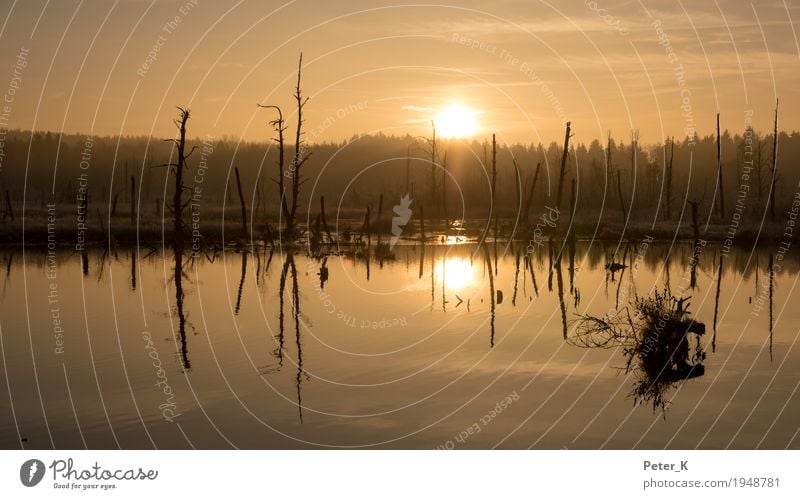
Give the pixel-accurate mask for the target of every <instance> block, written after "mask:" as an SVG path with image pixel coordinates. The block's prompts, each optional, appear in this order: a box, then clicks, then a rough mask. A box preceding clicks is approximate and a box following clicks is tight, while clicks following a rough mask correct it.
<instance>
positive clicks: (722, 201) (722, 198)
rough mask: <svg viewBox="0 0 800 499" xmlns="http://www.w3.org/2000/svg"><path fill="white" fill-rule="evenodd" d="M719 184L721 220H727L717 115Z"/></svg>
mask: <svg viewBox="0 0 800 499" xmlns="http://www.w3.org/2000/svg"><path fill="white" fill-rule="evenodd" d="M717 184H718V185H719V218H720V219H724V218H725V186H724V184H723V183H722V143H721V142H720V134H719V113H717Z"/></svg>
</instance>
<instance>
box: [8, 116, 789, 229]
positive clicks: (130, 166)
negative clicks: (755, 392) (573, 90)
mask: <svg viewBox="0 0 800 499" xmlns="http://www.w3.org/2000/svg"><path fill="white" fill-rule="evenodd" d="M573 133H574V134H575V135H574V137H573V140H572V142H571V144H570V151H569V155H568V157H567V163H566V166H567V167H566V173H565V176H566V178H565V185H566V186H569V185H570V184H571V181H572V180H573V179H575V180H576V189H577V208H576V210H577V215H576V219H578V220H580V219H584V220H590V219H591V220H595V219H597V217H598V216H599V213H600V210H601V208H602V209H603V210H604V213H605V214H606V215H605V216H604V220H605V219H606V217H607V219H608V221H609V222H612V223H621V220H622V219H621V218H620V216H619V215H620V212H621V211H622V209H623V208H624V209H625V210H626V211H629V212H630V220H631V221H649V220H653V219H654V218H655V217H656V210H658V217H657V218H658V220H662V221H663V220H666V219H668V218H669V219H671V220H673V221H676V220H677V219H678V217H679V216H680V214H681V211H682V210H684V209H685V212H684V218H683V220H684V223H688V222H687V220H688V219H689V208H688V204H685V203H684V201H685V200H691V201H695V202H697V203H698V204H699V206H700V211H699V214H700V216H701V218H702V219H703V220H705V219H706V217H707V216H708V215H709V214H712V216H713V218H712V219H713V220H714V221H716V223H723V224H727V223H728V221H729V220H730V218H731V216H732V214H733V213H734V211H735V210H737V211H739V214H740V216H741V219H742V221H744V222H751V223H760V222H761V220H762V218H764V217H765V216H766V219H767V220H769V210H768V203H769V201H768V200H769V193H770V187H771V185H772V161H773V135H772V134H764V133H758V132H755V131H752V130H749V131H743V132H742V133H738V134H731V133H729V132H727V131H725V132H723V133H722V134H721V140H720V151H721V171H722V173H723V175H722V179H723V192H722V194H723V196H724V199H725V203H726V210H725V211H726V212H727V213H724V216H723V217H720V210H719V209H718V204H719V198H720V193H719V192H717V191H716V186H717V182H718V178H719V177H720V175H719V171H718V168H717V143H716V142H717V141H716V136H715V135H709V136H706V137H695V138H694V139H693V140H691V141H690V140H688V139H683V140H676V141H675V143H674V145H673V144H672V143H671V141H668V143H667V144H659V145H648V146H644V145H640V144H637V143H636V142H635V141H634V140H631V139H632V138H633V139H635V135H633V136H632V135H630V134H628V136H627V137H621V138H618V139H616V138H612V139H611V140H610V141H609V142H608V143H604V142H600V141H598V140H593V141H591V142H590V143H588V144H585V143H582V142H581V141H580V130H579V129H575V127H574V126H573ZM745 134H747V136H748V137H751V140H750V142H749V143H748V144H746V141H745ZM750 134H752V135H750ZM272 135H273V131H272V130H271V129H270V128H269V127H265V129H264V142H237V141H235V140H232V139H211V138H206V139H204V138H196V139H193V140H189V139H187V144H191V145H192V146H197V147H198V151H197V152H196V153H195V154H194V155H193V156H192V157H191V159H190V160H189V161H188V169H187V173H186V177H185V178H184V184H185V185H186V187H187V189H191V190H193V191H195V190H196V192H197V194H198V195H197V196H196V197H197V201H198V202H199V206H200V210H201V212H202V217H203V218H204V219H205V218H208V217H212V216H215V215H214V214H217V215H218V214H219V213H220V210H221V208H222V206H223V202H224V203H225V206H226V209H231V210H239V200H238V196H237V191H236V189H237V186H236V177H235V173H234V168H238V170H239V173H240V175H241V183H242V186H243V190H244V197H245V199H246V200H247V205H248V211H250V212H251V213H253V214H254V215H255V217H256V218H255V220H254V222H255V223H256V224H258V223H260V222H263V221H272V220H276V219H277V218H278V212H279V204H278V203H279V200H278V190H277V189H276V187H275V186H276V182H277V174H276V167H275V165H276V162H277V161H278V157H277V155H278V152H277V147H276V144H275V143H274V142H272V138H273V137H272ZM572 144H574V146H573V145H572ZM748 145H749V146H751V147H750V149H747V150H746V146H748ZM609 146H610V147H609ZM291 147H293V146H289V145H288V144H287V148H291ZM436 147H437V149H438V151H437V163H438V162H441V161H442V160H443V158H444V157H445V154H446V162H447V168H446V174H444V175H443V174H442V172H443V170H442V169H441V165H436V166H435V169H436V170H437V173H436V174H435V175H431V151H430V139H429V138H426V137H413V136H410V135H406V136H386V135H382V134H378V135H363V136H355V137H353V138H351V139H349V140H346V141H342V142H340V143H321V144H308V145H304V151H305V152H306V153H310V156H309V158H308V161H307V163H306V165H305V167H304V168H305V171H304V178H305V179H306V183H305V185H303V187H302V190H301V191H300V198H301V199H300V203H299V211H300V212H301V215H302V214H305V213H307V212H314V213H315V212H316V210H317V206H318V202H319V201H318V200H319V198H320V196H325V197H326V198H327V200H328V205H329V208H328V209H329V210H330V214H329V216H332V215H336V214H337V210H339V209H342V210H343V213H344V214H347V213H353V214H356V215H358V216H360V215H359V214H360V213H362V212H363V210H364V208H365V207H366V206H368V205H369V204H377V203H378V200H379V197H380V196H381V195H384V196H386V197H387V199H388V200H389V201H388V202H387V204H388V205H389V206H391V205H392V204H396V202H397V201H396V200H399V199H400V197H401V196H403V195H405V194H410V195H411V197H412V199H414V201H413V204H412V209H414V208H417V207H420V206H424V208H425V213H426V214H430V216H436V215H437V213H439V212H440V211H441V210H442V203H443V202H446V203H447V212H448V215H449V218H450V219H456V218H460V217H462V216H463V217H467V218H471V217H475V218H485V217H486V216H487V215H488V211H489V208H490V206H491V199H490V198H491V196H490V192H491V186H492V144H491V136H490V137H489V140H488V141H486V142H480V141H478V140H471V141H463V140H462V141H459V140H443V139H438V141H437V146H436ZM173 151H174V147H173V143H171V142H165V141H163V140H161V139H160V138H158V139H157V138H148V137H91V139H90V140H87V136H85V135H77V134H58V133H51V132H33V133H31V132H28V131H21V130H13V131H9V132H8V133H7V137H6V141H5V146H4V153H5V155H6V157H5V160H4V163H3V171H2V173H1V174H0V181H2V184H3V185H2V189H3V190H4V191H7V192H8V198H9V199H8V203H10V204H11V208H12V209H13V210H14V211H16V212H17V213H18V212H19V211H20V210H21V207H22V199H23V195H24V196H25V200H26V210H27V211H28V212H29V213H31V214H33V213H35V212H36V211H37V209H39V208H40V207H41V208H43V207H44V206H45V204H47V203H57V205H58V209H59V212H61V213H64V212H65V211H67V212H68V211H71V210H70V206H71V205H75V206H77V205H78V204H79V201H78V193H79V190H80V189H81V188H85V189H86V192H88V195H89V199H90V200H91V203H92V207H91V208H90V209H91V210H92V211H94V209H95V207H98V206H100V205H99V204H98V203H102V204H103V212H104V213H106V212H107V211H106V209H105V207H106V206H111V205H112V204H113V210H112V212H113V213H114V214H115V216H119V217H128V214H129V211H130V209H131V207H132V206H133V204H132V203H131V196H132V194H131V193H132V189H131V177H134V178H135V189H134V190H133V193H134V195H135V196H136V197H138V199H139V203H138V204H137V206H139V211H140V216H149V215H152V214H156V215H158V214H159V213H157V210H159V208H158V205H159V203H163V200H164V199H165V197H166V198H167V199H168V200H169V199H170V196H171V195H172V192H173V191H174V185H173V182H174V178H173V177H174V175H170V174H169V172H168V170H167V169H165V168H158V167H157V166H158V165H163V164H166V163H170V162H174V161H175V158H174V157H171V156H170V154H171V153H172V154H174V152H173ZM778 151H779V153H778V154H779V156H778V168H777V182H776V183H775V190H776V193H775V204H776V208H775V210H776V212H777V213H778V217H777V218H779V219H782V218H785V217H783V216H780V214H781V212H783V211H785V210H786V209H787V208H789V206H790V205H791V203H792V201H793V199H794V197H795V193H796V192H797V191H798V181H800V168H798V167H797V165H796V163H797V162H798V159H800V133H798V132H792V133H790V134H787V133H780V135H779V137H778ZM562 152H563V147H562V144H558V143H556V142H553V143H551V144H549V145H547V146H545V145H542V144H537V145H530V144H528V145H522V144H513V145H508V144H501V143H498V144H497V151H496V164H497V173H496V190H495V192H496V202H495V210H496V213H497V214H499V216H500V217H512V216H514V215H515V214H516V212H517V209H518V206H519V204H523V205H524V204H525V201H526V198H527V197H528V195H529V193H531V189H530V187H531V185H532V184H533V182H534V173H535V171H536V168H537V165H541V166H540V168H541V172H540V173H539V175H538V176H537V180H536V183H535V189H533V191H532V196H531V200H532V202H531V210H532V211H535V210H541V209H543V208H544V207H545V206H554V205H555V203H556V195H557V192H556V191H557V186H558V182H559V178H558V177H559V168H560V164H561V160H562ZM609 158H610V163H609V166H608V168H607V166H606V164H607V162H608V161H609ZM514 161H516V165H517V169H518V171H519V182H517V179H516V178H515V176H516V173H515V172H516V171H517V169H515V167H514ZM670 165H671V168H670ZM670 170H671V172H672V173H671V182H667V180H668V178H669V172H670ZM665 176H666V177H665ZM432 178H434V179H435V181H436V182H437V183H438V184H441V182H442V181H443V180H442V179H446V180H444V181H445V182H446V185H447V187H446V193H447V194H446V201H443V200H442V198H441V196H438V195H437V196H436V197H437V199H431V196H433V195H434V194H435V193H437V192H439V191H436V190H435V189H434V190H431V189H430V182H431V179H432ZM742 186H744V187H742ZM440 188H441V185H439V189H440ZM567 189H569V188H568V187H567ZM519 190H521V191H522V196H521V198H520V197H519V196H518V191H519ZM568 194H569V193H568V191H567V192H566V193H565V195H567V196H568ZM192 196H193V193H192V192H187V196H186V199H189V198H190V197H192ZM520 199H521V201H520ZM389 203H391V204H389ZM668 206H669V208H668ZM6 210H8V207H6ZM668 211H669V213H668ZM341 214H342V213H341V212H340V215H341Z"/></svg>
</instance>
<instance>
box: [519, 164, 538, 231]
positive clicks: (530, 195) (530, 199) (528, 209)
mask: <svg viewBox="0 0 800 499" xmlns="http://www.w3.org/2000/svg"><path fill="white" fill-rule="evenodd" d="M541 167H542V164H541V163H536V172H535V173H534V174H533V182H531V187H530V189H529V190H528V197H527V199H525V213H524V214H523V222H524V223H525V225H527V224H528V220H529V218H530V213H531V203H532V202H533V192H534V189H536V180H537V179H538V178H539V169H540V168H541Z"/></svg>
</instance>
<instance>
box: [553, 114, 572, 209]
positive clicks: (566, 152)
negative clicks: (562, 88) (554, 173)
mask: <svg viewBox="0 0 800 499" xmlns="http://www.w3.org/2000/svg"><path fill="white" fill-rule="evenodd" d="M566 128H567V130H566V133H565V134H564V150H563V151H562V153H561V169H560V170H559V173H558V197H557V198H556V207H557V208H558V209H561V191H562V190H563V188H564V175H565V173H566V171H565V170H566V167H567V156H568V155H569V138H570V137H572V135H570V122H569V121H568V122H567V127H566Z"/></svg>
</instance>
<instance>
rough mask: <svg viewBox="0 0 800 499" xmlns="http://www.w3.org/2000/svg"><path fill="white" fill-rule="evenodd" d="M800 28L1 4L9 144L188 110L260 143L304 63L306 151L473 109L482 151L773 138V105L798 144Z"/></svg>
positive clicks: (713, 19) (725, 7) (785, 18)
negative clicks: (742, 135) (22, 133)
mask: <svg viewBox="0 0 800 499" xmlns="http://www.w3.org/2000/svg"><path fill="white" fill-rule="evenodd" d="M798 20H800V3H799V2H798V0H786V2H784V0H776V1H773V0H768V1H758V2H753V3H750V2H749V1H739V0H736V1H732V0H711V1H703V2H696V1H694V2H690V1H688V0H641V1H618V0H596V1H589V0H587V1H584V0H568V1H551V2H545V1H536V0H492V1H473V0H456V1H448V2H438V1H430V2H426V3H425V4H412V3H407V4H404V3H399V2H397V1H394V2H386V1H381V0H338V1H331V0H329V1H312V0H296V1H289V2H285V3H284V2H281V1H269V0H267V1H233V0H177V1H175V0H157V1H151V0H116V1H115V0H50V1H46V0H19V1H14V0H2V5H1V6H0V21H2V22H3V24H2V28H0V29H1V31H0V43H2V53H1V54H0V68H2V69H0V92H1V93H3V94H4V100H5V101H6V102H4V105H5V106H6V107H5V110H4V111H5V112H4V115H3V118H4V120H5V122H7V124H8V125H7V126H8V127H10V128H26V129H27V128H33V129H36V130H64V131H67V132H86V133H88V132H92V133H94V134H98V135H109V134H118V133H124V134H153V135H158V136H165V135H169V134H172V132H173V128H172V124H171V119H172V118H173V117H174V106H176V105H182V106H188V107H190V108H191V109H192V112H193V117H192V120H191V122H190V135H192V136H193V137H203V136H206V135H209V134H210V135H213V136H215V137H222V136H231V137H236V138H240V137H241V138H243V139H247V140H263V139H266V138H268V137H269V136H270V135H271V131H270V129H269V128H268V125H267V122H268V121H269V120H270V119H271V118H272V115H271V114H270V113H269V112H268V111H264V110H257V108H256V103H257V102H262V103H272V104H278V105H281V106H282V107H284V108H285V112H286V113H289V112H291V111H293V108H292V102H293V101H292V86H293V84H294V78H295V77H296V65H297V57H298V55H299V53H300V52H301V51H302V52H303V54H304V58H305V59H304V78H303V81H304V85H303V90H304V92H306V93H307V95H309V96H310V98H311V99H310V101H309V103H308V106H307V129H308V135H307V137H308V138H309V139H310V140H317V141H320V140H342V139H346V138H349V137H351V136H352V135H354V134H358V133H367V132H370V133H374V132H377V131H383V132H384V133H386V134H400V133H406V132H408V133H412V134H414V135H421V134H425V133H427V132H428V130H429V120H430V119H431V118H432V117H433V116H434V115H435V114H436V112H437V110H438V109H439V108H441V107H443V106H447V105H450V104H454V103H458V104H460V105H462V106H466V107H468V108H470V109H473V110H475V111H476V113H478V114H477V118H478V121H479V126H480V131H479V135H478V138H479V139H482V138H483V137H485V136H489V135H490V134H491V133H492V131H496V132H497V133H498V134H499V136H500V138H501V140H503V141H528V142H529V141H539V140H543V141H550V140H553V139H556V140H562V138H563V123H562V122H563V120H564V119H565V118H566V119H569V120H571V121H572V124H573V125H572V126H573V129H574V132H575V138H576V139H577V140H580V141H583V142H588V141H590V140H592V139H593V138H596V137H602V136H604V135H605V134H606V132H607V131H608V130H609V129H610V130H612V133H613V134H614V135H617V136H623V137H627V136H629V134H630V130H631V129H632V128H637V129H639V130H640V136H641V139H642V140H643V141H646V142H655V141H660V140H661V139H662V137H663V136H665V135H675V136H677V137H681V136H683V134H684V132H685V130H686V129H687V128H691V127H692V126H696V127H697V129H698V133H700V134H701V135H702V134H707V133H710V132H711V131H712V129H713V125H714V120H715V117H714V114H715V113H716V111H717V110H718V109H719V110H720V112H721V113H722V126H723V128H729V129H732V130H741V129H742V128H743V127H744V125H745V120H746V113H747V110H753V111H754V113H753V124H754V126H756V128H759V129H770V128H771V120H772V113H773V110H774V109H773V108H774V101H775V98H776V96H779V97H780V99H781V127H782V129H798V128H800V123H798V120H799V118H800V113H798V110H800V108H799V106H800V105H799V104H798V92H800V84H799V83H800V81H799V80H800V51H799V50H798V42H797V37H796V36H795V31H797V30H799V29H800V26H798ZM170 21H171V23H170ZM154 46H157V47H158V52H157V54H156V57H155V58H152V57H149V58H148V53H149V52H151V50H152V49H153V47H154ZM26 51H27V52H26ZM21 57H24V61H25V63H26V67H24V68H23V67H21V66H22V64H18V63H17V61H19V60H21ZM148 59H149V60H150V64H149V66H148V67H145V66H146V65H147V61H148ZM15 72H16V73H15ZM17 87H19V88H17ZM9 100H11V102H8V101H9ZM682 106H683V109H682ZM3 123H4V122H3V121H0V125H2V124H3Z"/></svg>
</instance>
